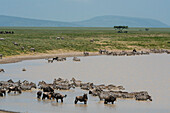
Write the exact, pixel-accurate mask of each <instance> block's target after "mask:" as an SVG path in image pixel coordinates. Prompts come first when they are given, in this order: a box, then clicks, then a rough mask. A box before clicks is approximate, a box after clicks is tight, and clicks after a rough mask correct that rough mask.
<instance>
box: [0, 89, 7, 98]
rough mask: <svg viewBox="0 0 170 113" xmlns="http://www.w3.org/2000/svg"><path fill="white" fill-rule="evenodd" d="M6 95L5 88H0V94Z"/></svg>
mask: <svg viewBox="0 0 170 113" xmlns="http://www.w3.org/2000/svg"><path fill="white" fill-rule="evenodd" d="M5 95H6V90H4V89H0V96H2V97H3V96H5Z"/></svg>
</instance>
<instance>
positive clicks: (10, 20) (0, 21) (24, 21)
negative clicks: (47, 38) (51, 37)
mask: <svg viewBox="0 0 170 113" xmlns="http://www.w3.org/2000/svg"><path fill="white" fill-rule="evenodd" d="M0 26H19V27H72V26H76V25H74V24H72V23H69V22H59V21H49V20H38V19H28V18H21V17H13V16H4V15H0Z"/></svg>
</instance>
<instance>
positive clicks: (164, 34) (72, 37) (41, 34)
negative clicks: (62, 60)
mask: <svg viewBox="0 0 170 113" xmlns="http://www.w3.org/2000/svg"><path fill="white" fill-rule="evenodd" d="M5 30H6V31H14V32H15V34H0V38H5V40H0V54H3V55H4V56H12V55H20V54H29V53H31V52H30V48H35V50H36V53H47V52H48V53H49V51H52V50H70V51H90V52H94V51H98V50H99V49H108V50H132V49H134V48H136V49H137V50H141V49H153V48H156V49H170V28H150V30H149V31H145V28H129V29H128V33H117V31H116V30H114V29H113V28H87V27H82V28H78V27H71V28H69V27H60V28H56V27H41V28H40V27H0V31H5ZM56 37H64V40H56ZM91 39H94V42H90V40H91ZM12 42H17V43H18V44H20V46H15V45H14V44H13V43H12ZM21 46H23V47H25V50H24V51H22V50H21Z"/></svg>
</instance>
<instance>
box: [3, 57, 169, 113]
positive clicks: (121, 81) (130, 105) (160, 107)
mask: <svg viewBox="0 0 170 113" xmlns="http://www.w3.org/2000/svg"><path fill="white" fill-rule="evenodd" d="M80 59H81V62H73V61H72V58H67V61H65V62H54V63H47V60H42V59H41V60H29V61H23V62H18V63H11V64H0V68H4V69H5V70H6V72H5V73H0V81H2V80H8V79H10V78H12V79H13V80H14V81H17V80H25V79H26V80H29V81H33V82H36V83H38V81H40V80H45V81H47V82H49V83H52V81H53V79H54V78H58V77H61V78H65V79H66V78H67V79H71V78H72V77H75V78H76V79H80V80H82V81H83V82H93V83H95V84H110V83H112V84H115V85H122V86H124V87H125V89H126V91H129V92H132V91H148V93H149V94H150V95H151V96H152V98H153V101H152V102H149V101H135V100H133V99H117V101H116V102H115V104H114V105H111V104H110V105H104V104H103V101H99V99H98V97H93V96H91V95H88V97H89V101H88V104H87V105H84V104H82V103H79V104H77V105H75V104H74V103H73V102H74V99H75V96H79V95H82V94H83V93H87V91H83V90H81V89H79V88H76V89H75V90H74V89H72V90H70V91H58V92H60V93H62V94H67V98H65V99H64V103H56V102H55V101H49V100H45V101H42V100H37V99H36V92H37V90H34V89H33V90H32V91H26V92H23V93H22V94H21V95H14V94H12V93H11V94H7V96H6V97H0V109H5V110H9V111H19V112H29V113H38V112H41V113H47V112H48V113H53V112H54V113H55V112H61V113H80V112H81V113H94V112H96V113H113V112H114V113H169V112H170V107H169V106H170V103H169V102H170V55H167V54H151V55H147V56H145V55H144V56H129V57H125V56H117V57H113V56H90V57H80ZM22 68H26V70H27V71H25V72H23V71H22Z"/></svg>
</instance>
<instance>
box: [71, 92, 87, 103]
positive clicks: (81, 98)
mask: <svg viewBox="0 0 170 113" xmlns="http://www.w3.org/2000/svg"><path fill="white" fill-rule="evenodd" d="M87 100H88V97H87V94H84V95H83V96H77V97H76V99H75V101H74V103H75V104H77V102H78V101H80V102H84V104H87Z"/></svg>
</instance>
